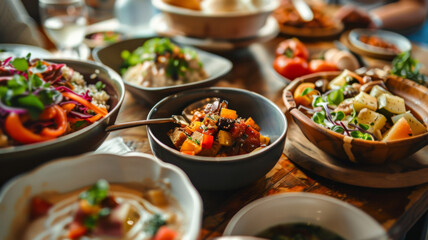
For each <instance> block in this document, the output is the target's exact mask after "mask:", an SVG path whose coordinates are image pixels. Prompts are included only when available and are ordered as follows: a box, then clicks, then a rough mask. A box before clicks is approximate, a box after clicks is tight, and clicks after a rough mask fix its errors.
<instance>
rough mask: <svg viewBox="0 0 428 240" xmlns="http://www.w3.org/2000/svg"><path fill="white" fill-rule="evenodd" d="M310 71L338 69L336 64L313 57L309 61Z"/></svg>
mask: <svg viewBox="0 0 428 240" xmlns="http://www.w3.org/2000/svg"><path fill="white" fill-rule="evenodd" d="M309 69H310V70H311V72H314V73H315V72H328V71H338V70H339V69H338V68H337V66H336V64H334V63H332V62H328V61H325V60H321V59H313V60H311V61H310V62H309Z"/></svg>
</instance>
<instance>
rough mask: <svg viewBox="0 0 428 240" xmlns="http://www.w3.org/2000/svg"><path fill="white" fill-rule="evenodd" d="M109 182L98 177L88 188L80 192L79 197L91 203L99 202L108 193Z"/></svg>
mask: <svg viewBox="0 0 428 240" xmlns="http://www.w3.org/2000/svg"><path fill="white" fill-rule="evenodd" d="M108 189H109V184H108V182H107V181H106V180H104V179H100V180H98V181H97V182H96V183H95V185H93V186H92V187H91V188H90V189H88V190H87V191H85V192H82V193H81V194H80V196H79V197H80V199H84V200H86V201H88V203H89V204H91V205H97V204H99V203H100V202H101V201H102V200H104V198H106V197H107V195H108Z"/></svg>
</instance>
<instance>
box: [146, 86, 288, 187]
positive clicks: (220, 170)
mask: <svg viewBox="0 0 428 240" xmlns="http://www.w3.org/2000/svg"><path fill="white" fill-rule="evenodd" d="M206 97H219V98H221V99H224V100H227V101H228V102H229V107H230V108H231V109H234V110H236V111H237V113H238V115H239V116H242V117H252V118H253V119H254V121H255V122H256V123H257V124H258V125H259V126H260V127H261V129H262V130H261V134H263V135H265V136H268V137H270V140H271V143H270V144H269V145H268V146H267V147H265V148H263V149H262V150H260V151H257V152H254V153H249V154H244V155H238V156H232V157H203V156H190V155H185V154H182V153H180V152H179V151H178V150H176V149H175V147H174V146H173V144H172V142H171V141H170V139H169V137H168V135H167V132H168V131H169V130H170V129H173V128H174V127H176V125H174V124H159V125H151V126H148V127H147V132H148V137H149V141H150V146H151V148H152V151H153V153H154V154H155V155H156V156H157V157H158V158H160V159H161V160H163V161H165V162H169V163H172V164H175V165H177V166H178V167H180V168H182V169H183V170H184V171H185V172H186V173H187V175H188V176H189V178H190V180H191V181H192V183H193V184H194V185H195V186H196V188H198V189H201V190H227V189H234V188H239V187H242V186H245V185H248V184H250V183H252V182H254V181H256V180H257V179H259V178H261V177H262V176H264V175H265V174H266V173H267V172H269V170H271V169H272V167H273V166H274V165H275V163H276V162H277V161H278V159H279V158H280V156H281V154H282V152H283V150H284V144H285V136H286V133H287V120H286V118H285V116H284V114H283V113H282V112H281V110H280V109H279V108H278V107H277V106H276V105H275V104H274V103H273V102H271V101H270V100H268V99H267V98H265V97H263V96H261V95H259V94H257V93H254V92H250V91H247V90H242V89H237V88H216V87H213V88H204V89H199V90H189V91H185V92H181V93H178V94H175V95H171V96H169V97H166V98H164V99H163V100H162V101H160V102H159V103H157V104H156V105H155V106H154V107H153V108H152V109H151V111H150V112H149V115H148V117H147V119H154V118H162V117H170V116H171V115H172V114H180V113H181V111H182V110H183V109H184V108H185V107H186V106H187V105H189V104H190V103H193V102H195V101H197V100H200V99H203V98H206Z"/></svg>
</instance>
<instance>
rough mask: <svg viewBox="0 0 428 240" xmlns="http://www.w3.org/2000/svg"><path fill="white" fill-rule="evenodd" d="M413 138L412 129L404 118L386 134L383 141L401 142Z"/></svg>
mask: <svg viewBox="0 0 428 240" xmlns="http://www.w3.org/2000/svg"><path fill="white" fill-rule="evenodd" d="M411 136H413V132H412V128H411V127H410V125H409V123H408V122H407V120H406V118H404V117H402V118H400V120H398V121H397V122H396V123H395V124H394V125H393V126H392V127H391V129H389V130H388V132H386V133H385V134H384V137H383V139H382V141H384V142H386V141H392V140H399V139H404V138H408V137H411Z"/></svg>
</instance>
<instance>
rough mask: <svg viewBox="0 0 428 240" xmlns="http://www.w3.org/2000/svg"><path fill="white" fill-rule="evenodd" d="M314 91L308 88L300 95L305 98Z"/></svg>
mask: <svg viewBox="0 0 428 240" xmlns="http://www.w3.org/2000/svg"><path fill="white" fill-rule="evenodd" d="M313 90H314V89H313V88H310V87H307V88H305V89H304V90H303V92H302V93H301V94H300V96H302V97H303V96H305V95H307V94H308V93H310V92H312V91H313Z"/></svg>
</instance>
